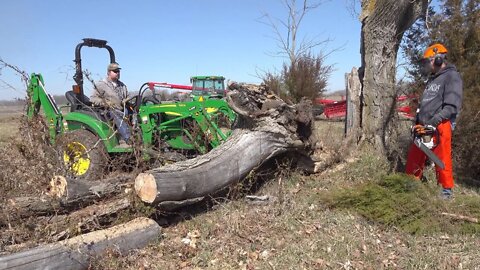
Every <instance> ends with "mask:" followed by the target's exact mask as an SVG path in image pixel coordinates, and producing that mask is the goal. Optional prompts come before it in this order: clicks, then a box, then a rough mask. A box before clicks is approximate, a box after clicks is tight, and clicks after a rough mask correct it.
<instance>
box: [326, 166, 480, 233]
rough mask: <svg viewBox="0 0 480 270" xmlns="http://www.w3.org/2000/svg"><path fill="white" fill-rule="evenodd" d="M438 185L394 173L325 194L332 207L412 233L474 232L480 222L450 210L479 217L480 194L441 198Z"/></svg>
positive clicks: (479, 229)
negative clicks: (449, 214)
mask: <svg viewBox="0 0 480 270" xmlns="http://www.w3.org/2000/svg"><path fill="white" fill-rule="evenodd" d="M438 192H439V191H438V188H437V187H436V186H433V185H429V184H424V183H421V182H419V181H416V180H413V179H412V178H411V177H409V176H406V175H402V174H393V175H388V176H385V177H383V178H382V179H381V180H377V181H370V182H367V183H364V184H360V185H357V186H353V187H348V188H336V189H334V190H332V191H331V192H328V193H327V194H325V195H324V196H322V200H323V201H324V202H325V203H326V204H327V205H328V206H329V207H331V208H339V209H346V210H349V211H355V212H357V213H359V214H360V215H361V216H363V217H365V218H366V219H368V220H370V221H373V222H376V223H379V224H383V225H385V226H389V227H396V228H399V229H401V230H403V231H405V232H408V233H410V234H421V235H423V234H435V233H451V234H475V233H480V224H478V223H474V222H470V221H465V220H462V219H458V218H452V217H448V216H445V215H443V214H442V213H451V214H455V215H457V216H460V215H463V216H468V217H473V218H480V197H479V196H475V195H462V194H456V195H455V198H454V199H453V200H443V199H441V198H440V197H439V193H438Z"/></svg>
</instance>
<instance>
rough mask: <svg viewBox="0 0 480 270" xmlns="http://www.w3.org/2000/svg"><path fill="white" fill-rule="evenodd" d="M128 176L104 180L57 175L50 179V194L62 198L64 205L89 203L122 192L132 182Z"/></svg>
mask: <svg viewBox="0 0 480 270" xmlns="http://www.w3.org/2000/svg"><path fill="white" fill-rule="evenodd" d="M130 179H131V178H130V177H128V176H121V177H115V178H110V179H104V180H102V181H84V180H80V179H68V178H65V177H63V176H55V177H54V178H53V179H52V180H51V181H50V192H49V195H50V196H52V197H56V198H58V199H60V202H61V204H62V206H63V207H68V206H71V205H76V204H88V203H91V202H92V201H94V200H96V199H99V198H104V197H108V196H112V195H114V194H118V193H120V192H122V191H123V190H124V189H125V188H126V187H128V186H129V185H130V184H129V183H128V182H127V181H128V180H130Z"/></svg>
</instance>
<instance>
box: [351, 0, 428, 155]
mask: <svg viewBox="0 0 480 270" xmlns="http://www.w3.org/2000/svg"><path fill="white" fill-rule="evenodd" d="M427 6H428V0H414V1H411V0H362V14H361V16H360V20H361V22H362V32H361V54H362V68H361V72H359V73H361V75H362V74H363V76H361V78H362V79H361V81H362V93H361V97H362V104H361V108H360V109H359V111H358V113H361V123H360V125H361V126H360V127H361V130H362V142H363V143H367V144H370V145H373V146H374V149H376V151H377V152H379V154H381V155H383V156H388V155H389V154H390V152H391V149H389V147H390V146H392V143H393V142H395V141H396V139H397V138H396V133H395V130H396V122H397V121H396V118H397V117H398V116H397V114H396V113H395V101H396V96H397V95H396V94H397V93H396V87H395V75H396V60H397V52H398V48H399V44H400V41H401V39H402V37H403V33H404V32H405V31H406V30H407V29H408V28H409V27H410V26H411V25H412V24H413V23H414V21H415V20H416V19H417V18H418V17H419V16H421V15H422V14H425V11H426V8H427Z"/></svg>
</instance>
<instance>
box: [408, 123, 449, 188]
mask: <svg viewBox="0 0 480 270" xmlns="http://www.w3.org/2000/svg"><path fill="white" fill-rule="evenodd" d="M437 132H438V138H439V141H438V142H437V138H436V136H434V140H435V141H434V142H435V143H436V144H437V146H436V147H435V148H433V149H432V151H433V153H434V154H435V155H436V156H437V157H438V158H439V159H440V160H441V161H442V162H443V163H444V164H445V169H443V170H442V169H441V168H440V167H438V166H435V173H436V176H437V181H438V183H440V184H441V185H442V187H443V188H453V167H452V125H451V123H450V121H449V120H444V121H442V123H440V124H439V125H438V127H437ZM426 159H427V156H426V155H425V153H423V152H422V150H420V148H418V147H417V146H416V145H415V144H413V143H412V144H411V145H410V149H409V150H408V156H407V165H406V168H405V172H406V173H407V174H410V175H414V176H415V177H416V178H418V179H421V178H422V174H423V169H424V167H425V161H426Z"/></svg>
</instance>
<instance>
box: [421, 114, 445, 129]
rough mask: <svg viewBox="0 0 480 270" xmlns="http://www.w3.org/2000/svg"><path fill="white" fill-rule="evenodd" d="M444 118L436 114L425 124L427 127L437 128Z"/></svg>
mask: <svg viewBox="0 0 480 270" xmlns="http://www.w3.org/2000/svg"><path fill="white" fill-rule="evenodd" d="M442 120H443V119H442V117H440V115H438V114H436V115H434V116H433V117H432V118H430V120H428V121H426V122H425V125H430V126H433V127H437V126H438V125H439V124H440V123H441V122H442Z"/></svg>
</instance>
